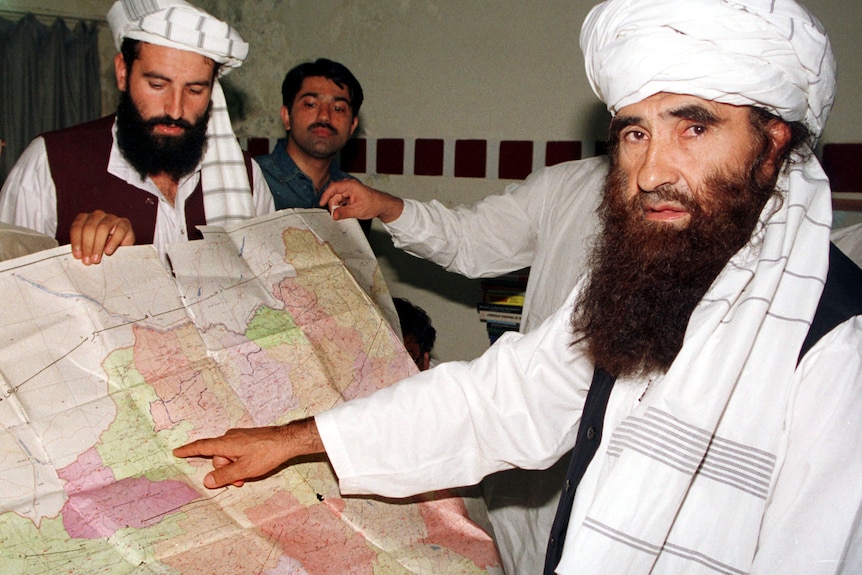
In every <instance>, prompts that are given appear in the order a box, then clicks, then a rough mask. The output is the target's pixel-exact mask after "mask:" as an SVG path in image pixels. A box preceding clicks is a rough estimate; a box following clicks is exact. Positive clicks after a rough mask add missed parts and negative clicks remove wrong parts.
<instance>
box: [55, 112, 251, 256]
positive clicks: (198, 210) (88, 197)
mask: <svg viewBox="0 0 862 575" xmlns="http://www.w3.org/2000/svg"><path fill="white" fill-rule="evenodd" d="M113 124H114V116H113V115H111V116H106V117H104V118H100V119H98V120H94V121H92V122H87V123H86V124H80V125H78V126H73V127H71V128H66V129H64V130H57V131H54V132H48V133H46V134H43V135H42V137H43V138H44V139H45V148H46V149H47V152H48V165H49V167H50V169H51V177H52V179H53V180H54V186H55V187H56V189H57V233H56V236H55V237H56V238H57V241H58V242H59V243H60V244H61V245H62V244H68V243H69V228H70V227H71V225H72V222H73V221H74V219H75V217H76V216H77V215H78V214H81V213H88V212H93V211H95V210H102V211H104V212H106V213H109V214H114V215H116V216H120V217H123V218H128V219H129V221H130V222H131V223H132V229H133V230H134V231H135V243H136V244H151V243H153V235H154V233H155V229H156V214H157V212H158V199H157V198H156V197H154V196H153V195H152V194H151V193H149V192H146V191H144V190H141V189H139V188H136V187H135V186H132V185H130V184H128V183H126V182H125V181H123V180H121V179H120V178H117V177H116V176H113V175H111V174H109V173H108V160H109V158H110V155H111V146H112V145H113V141H114V139H113V136H112V134H111V127H112V126H113ZM243 155H244V158H245V167H246V172H247V173H248V181H249V182H251V181H252V176H251V156H249V155H248V154H245V153H243ZM185 212H186V230H187V232H186V234H187V236H188V239H190V240H197V239H201V238H202V237H203V235H202V234H201V233H200V232H199V231H198V229H197V227H196V226H199V225H203V224H206V214H205V212H204V198H203V192H202V191H201V184H200V181H199V182H198V185H197V187H196V188H195V190H194V191H193V192H192V194H191V195H190V196H189V198H188V199H187V200H186V204H185Z"/></svg>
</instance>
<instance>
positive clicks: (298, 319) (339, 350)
mask: <svg viewBox="0 0 862 575" xmlns="http://www.w3.org/2000/svg"><path fill="white" fill-rule="evenodd" d="M273 293H274V295H275V297H276V298H278V299H279V300H281V301H282V302H283V303H284V307H285V310H287V311H288V312H289V313H290V315H291V317H293V320H294V322H295V323H296V325H297V326H299V327H300V328H301V329H302V331H303V333H304V334H305V336H306V337H307V338H308V340H309V341H310V342H311V344H312V346H313V347H314V348H315V349H318V350H322V353H321V356H322V357H327V358H330V359H329V361H330V362H331V363H332V364H333V365H353V366H354V368H359V367H361V368H363V369H362V370H360V369H354V370H353V377H352V382H351V383H350V384H349V385H348V386H347V387H346V388H345V389H344V393H343V395H344V398H345V399H346V400H350V399H354V398H356V397H363V396H365V395H368V394H369V393H371V392H372V391H374V390H376V389H379V388H381V387H386V385H389V384H391V383H392V382H393V381H396V380H395V379H392V373H388V372H387V371H386V369H385V368H387V367H389V365H388V364H386V363H384V362H379V363H377V364H375V362H371V361H369V358H368V357H367V356H366V355H365V353H364V352H361V351H360V352H359V353H357V350H363V349H364V348H365V344H364V343H363V341H362V337H361V336H360V335H359V332H358V331H357V330H356V329H355V328H353V327H343V326H340V325H339V324H338V321H337V320H336V319H335V318H333V317H330V316H329V315H327V314H326V313H324V310H323V309H321V308H320V306H319V305H318V303H317V295H316V294H314V293H313V292H311V291H309V290H307V289H305V288H304V287H302V286H301V285H299V284H298V283H297V281H296V280H295V279H294V278H285V279H284V280H283V281H282V282H281V283H279V284H278V286H276V288H275V290H274V292H273ZM369 368H375V369H376V371H377V373H376V374H374V373H369ZM405 375H406V374H405Z"/></svg>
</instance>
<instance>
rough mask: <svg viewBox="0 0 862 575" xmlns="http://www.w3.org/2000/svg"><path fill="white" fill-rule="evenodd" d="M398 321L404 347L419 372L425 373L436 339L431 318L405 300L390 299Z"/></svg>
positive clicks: (435, 331) (429, 363)
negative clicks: (393, 304)
mask: <svg viewBox="0 0 862 575" xmlns="http://www.w3.org/2000/svg"><path fill="white" fill-rule="evenodd" d="M392 301H393V302H394V303H395V311H397V312H398V321H399V322H400V323H401V334H402V336H403V337H404V347H405V348H407V351H408V352H409V353H410V356H411V357H412V358H413V361H414V362H416V366H417V367H418V368H419V370H420V371H425V370H426V369H428V368H429V367H430V365H431V350H432V349H433V348H434V340H435V339H436V338H437V330H435V329H434V327H433V326H432V325H431V318H429V317H428V314H427V313H425V310H424V309H422V308H421V307H419V306H415V305H413V304H412V303H410V302H409V301H407V300H406V299H403V298H398V297H396V298H392Z"/></svg>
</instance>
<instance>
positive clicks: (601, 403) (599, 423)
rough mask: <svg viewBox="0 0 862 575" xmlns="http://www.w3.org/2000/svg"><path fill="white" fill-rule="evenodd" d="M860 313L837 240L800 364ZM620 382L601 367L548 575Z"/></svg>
mask: <svg viewBox="0 0 862 575" xmlns="http://www.w3.org/2000/svg"><path fill="white" fill-rule="evenodd" d="M857 315H862V270H860V269H859V266H857V265H856V264H855V263H853V261H852V260H851V259H850V258H848V257H847V256H846V255H844V253H843V252H842V251H841V250H839V249H838V248H837V247H835V245H834V244H830V246H829V271H828V273H827V274H826V285H825V286H824V288H823V293H822V294H821V296H820V301H819V302H818V304H817V311H816V312H815V313H814V318H813V319H812V321H811V326H810V327H809V328H808V335H807V336H806V337H805V341H804V342H803V343H802V348H801V349H800V351H799V356H798V357H797V360H796V363H797V364H798V363H799V362H800V361H801V360H802V357H803V356H804V355H805V354H806V353H807V352H808V350H810V349H811V348H812V347H814V344H815V343H817V341H818V340H819V339H820V338H821V337H823V336H824V335H826V334H827V333H829V332H830V331H832V329H833V328H835V327H837V326H838V325H840V324H842V323H844V322H845V321H847V320H848V319H850V318H852V317H853V316H857ZM615 381H616V377H614V376H613V375H611V374H609V373H608V372H606V371H605V370H603V369H602V368H601V367H596V369H595V372H594V373H593V381H592V383H591V384H590V390H589V391H588V392H587V398H586V402H585V404H584V411H583V414H582V416H581V423H580V426H579V427H578V435H577V438H576V439H575V447H574V449H573V450H572V459H571V461H570V462H569V469H568V472H567V473H566V483H565V485H564V486H563V493H562V495H561V496H560V503H559V505H558V506H557V515H556V517H555V518H554V524H553V526H552V527H551V534H550V537H549V539H548V551H547V554H546V555H545V569H544V573H545V575H553V573H554V570H555V568H556V567H557V564H558V563H559V562H560V557H562V554H563V543H564V542H565V538H566V532H567V531H568V528H569V517H570V516H571V514H572V507H573V506H574V501H575V491H576V490H577V488H578V484H579V483H580V481H581V478H582V477H583V476H584V473H585V472H586V471H587V467H588V466H589V465H590V462H591V461H592V459H593V456H594V455H595V454H596V451H597V450H598V448H599V444H600V443H601V441H602V428H603V427H604V419H605V411H606V410H607V407H608V401H609V400H610V396H611V390H612V389H613V386H614V382H615Z"/></svg>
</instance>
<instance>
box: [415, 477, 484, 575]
mask: <svg viewBox="0 0 862 575" xmlns="http://www.w3.org/2000/svg"><path fill="white" fill-rule="evenodd" d="M437 495H440V496H442V495H445V492H441V493H438V494H437ZM419 513H420V514H421V515H422V519H423V520H424V521H425V527H426V528H427V529H428V535H427V536H426V537H425V538H423V539H422V543H427V544H428V545H440V546H441V547H445V548H447V549H451V550H452V551H453V552H455V553H457V554H458V555H461V556H462V557H466V558H467V559H470V560H471V561H473V562H474V563H475V564H476V565H477V566H478V567H480V568H482V569H487V568H488V567H493V566H499V565H500V558H499V555H497V550H496V548H495V547H494V542H493V541H491V536H490V535H488V534H487V533H486V532H485V531H484V530H483V529H482V528H481V527H479V526H478V525H476V523H474V522H473V521H471V520H470V518H469V517H468V515H467V507H466V506H465V505H464V500H463V499H461V498H460V497H446V498H441V499H436V500H433V501H425V502H422V503H420V504H419Z"/></svg>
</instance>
